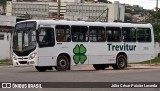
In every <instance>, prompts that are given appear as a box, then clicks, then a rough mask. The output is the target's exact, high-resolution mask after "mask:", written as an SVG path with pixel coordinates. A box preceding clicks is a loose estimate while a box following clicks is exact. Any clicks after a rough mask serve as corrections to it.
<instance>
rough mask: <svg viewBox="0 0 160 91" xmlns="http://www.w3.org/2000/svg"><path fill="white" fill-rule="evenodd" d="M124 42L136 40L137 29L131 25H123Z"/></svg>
mask: <svg viewBox="0 0 160 91" xmlns="http://www.w3.org/2000/svg"><path fill="white" fill-rule="evenodd" d="M122 33H123V34H122V35H123V41H124V42H136V29H135V28H131V27H122Z"/></svg>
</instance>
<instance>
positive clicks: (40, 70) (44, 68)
mask: <svg viewBox="0 0 160 91" xmlns="http://www.w3.org/2000/svg"><path fill="white" fill-rule="evenodd" d="M35 68H36V70H38V71H39V72H45V71H46V70H47V69H48V67H46V66H35Z"/></svg>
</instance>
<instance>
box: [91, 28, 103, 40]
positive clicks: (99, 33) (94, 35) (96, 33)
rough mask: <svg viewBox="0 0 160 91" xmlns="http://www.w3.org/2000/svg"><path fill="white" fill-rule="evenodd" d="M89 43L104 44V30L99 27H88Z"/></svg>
mask: <svg viewBox="0 0 160 91" xmlns="http://www.w3.org/2000/svg"><path fill="white" fill-rule="evenodd" d="M89 31H90V41H91V42H105V41H106V38H105V28H104V27H100V26H90V27H89Z"/></svg>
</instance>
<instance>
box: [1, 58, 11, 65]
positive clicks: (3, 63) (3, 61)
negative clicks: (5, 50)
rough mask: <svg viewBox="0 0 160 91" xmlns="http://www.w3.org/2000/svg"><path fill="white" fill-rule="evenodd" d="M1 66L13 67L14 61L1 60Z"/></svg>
mask: <svg viewBox="0 0 160 91" xmlns="http://www.w3.org/2000/svg"><path fill="white" fill-rule="evenodd" d="M0 65H12V60H11V59H7V58H6V59H2V60H0Z"/></svg>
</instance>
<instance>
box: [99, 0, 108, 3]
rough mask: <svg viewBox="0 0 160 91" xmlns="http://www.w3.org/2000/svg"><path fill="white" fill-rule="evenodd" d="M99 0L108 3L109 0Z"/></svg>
mask: <svg viewBox="0 0 160 91" xmlns="http://www.w3.org/2000/svg"><path fill="white" fill-rule="evenodd" d="M98 2H103V3H108V1H107V0H98Z"/></svg>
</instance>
